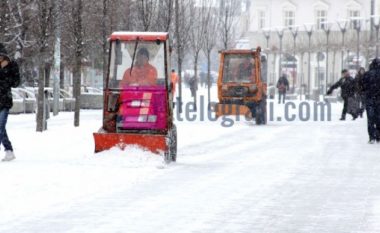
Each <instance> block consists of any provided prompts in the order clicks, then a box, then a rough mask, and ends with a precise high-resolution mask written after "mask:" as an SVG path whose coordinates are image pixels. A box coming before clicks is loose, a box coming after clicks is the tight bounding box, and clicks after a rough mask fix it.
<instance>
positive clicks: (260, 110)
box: [255, 99, 267, 125]
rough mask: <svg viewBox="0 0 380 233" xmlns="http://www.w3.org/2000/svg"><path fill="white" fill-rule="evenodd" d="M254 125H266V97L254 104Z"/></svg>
mask: <svg viewBox="0 0 380 233" xmlns="http://www.w3.org/2000/svg"><path fill="white" fill-rule="evenodd" d="M255 120H256V125H266V124H267V101H266V99H263V100H261V101H260V102H259V103H257V105H256V117H255Z"/></svg>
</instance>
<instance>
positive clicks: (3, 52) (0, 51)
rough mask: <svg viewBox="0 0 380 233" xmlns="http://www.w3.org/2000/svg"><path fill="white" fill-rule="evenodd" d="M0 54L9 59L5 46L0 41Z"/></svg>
mask: <svg viewBox="0 0 380 233" xmlns="http://www.w3.org/2000/svg"><path fill="white" fill-rule="evenodd" d="M0 56H3V57H6V58H8V59H9V56H8V53H7V50H6V49H5V47H4V45H3V44H2V43H0Z"/></svg>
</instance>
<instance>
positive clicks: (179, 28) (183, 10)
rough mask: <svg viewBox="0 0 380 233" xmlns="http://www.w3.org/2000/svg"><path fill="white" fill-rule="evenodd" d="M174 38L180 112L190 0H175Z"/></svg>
mask: <svg viewBox="0 0 380 233" xmlns="http://www.w3.org/2000/svg"><path fill="white" fill-rule="evenodd" d="M175 1H176V3H175V39H174V45H175V47H176V54H177V66H178V79H179V80H178V81H179V85H178V95H179V97H178V98H179V101H178V110H179V112H180V113H181V112H182V74H181V73H182V62H183V58H184V56H185V53H184V51H186V48H187V47H188V41H189V31H190V27H191V22H190V15H189V11H188V5H189V4H190V3H191V1H187V0H175Z"/></svg>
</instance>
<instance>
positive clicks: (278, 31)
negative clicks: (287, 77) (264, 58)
mask: <svg viewBox="0 0 380 233" xmlns="http://www.w3.org/2000/svg"><path fill="white" fill-rule="evenodd" d="M277 35H278V38H279V39H280V58H279V60H280V62H279V66H278V77H280V76H281V72H282V38H283V37H284V29H283V28H278V29H277Z"/></svg>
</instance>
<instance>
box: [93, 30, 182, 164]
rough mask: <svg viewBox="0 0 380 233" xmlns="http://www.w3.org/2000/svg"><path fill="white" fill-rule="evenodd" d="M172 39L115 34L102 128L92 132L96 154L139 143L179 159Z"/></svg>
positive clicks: (149, 34) (170, 158)
mask: <svg viewBox="0 0 380 233" xmlns="http://www.w3.org/2000/svg"><path fill="white" fill-rule="evenodd" d="M168 41H169V35H168V33H159V32H154V33H153V32H115V33H113V34H112V35H111V37H110V52H109V69H108V75H107V77H106V80H105V82H104V84H105V87H104V109H103V125H102V128H101V129H100V130H99V132H98V133H94V138H95V151H96V152H99V151H102V150H106V149H110V148H111V147H113V146H119V147H120V148H124V147H125V146H127V145H138V146H140V147H142V148H144V149H147V150H150V151H152V152H154V153H161V152H162V153H164V154H165V159H166V160H167V161H175V159H176V127H175V125H174V123H173V109H172V98H173V97H172V87H171V85H170V79H169V74H170V72H169V71H170V64H169V61H170V53H169V43H168Z"/></svg>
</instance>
